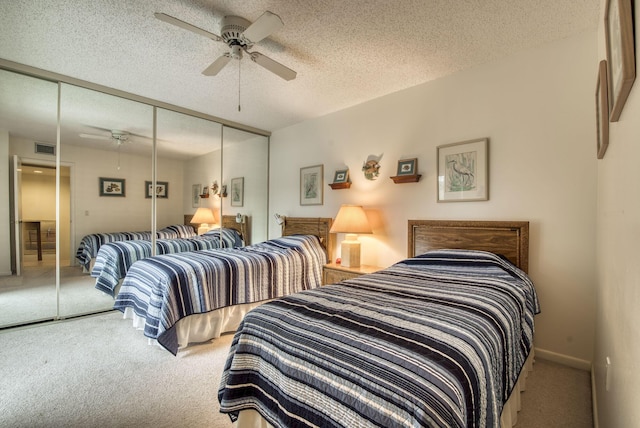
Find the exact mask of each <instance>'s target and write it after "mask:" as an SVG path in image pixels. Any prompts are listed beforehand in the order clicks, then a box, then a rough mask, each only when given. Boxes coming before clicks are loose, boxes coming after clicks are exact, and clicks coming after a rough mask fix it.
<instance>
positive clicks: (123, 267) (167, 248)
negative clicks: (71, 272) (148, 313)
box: [91, 228, 244, 296]
mask: <svg viewBox="0 0 640 428" xmlns="http://www.w3.org/2000/svg"><path fill="white" fill-rule="evenodd" d="M243 245H244V243H243V241H242V238H241V236H240V233H239V232H238V231H237V230H234V229H226V228H224V229H214V230H211V231H209V232H207V233H206V234H205V235H202V236H197V237H195V238H190V239H158V240H156V254H173V253H182V252H185V251H200V250H211V249H214V248H235V247H242V246H243ZM147 257H151V241H145V240H135V241H121V242H111V243H108V244H104V245H102V247H100V251H98V256H97V257H96V262H95V265H94V266H93V269H92V270H91V276H92V277H94V278H96V285H95V286H96V288H97V289H98V290H100V291H102V292H105V293H107V294H109V295H111V296H115V292H116V288H117V286H118V284H119V282H120V280H121V279H122V278H124V277H125V275H126V274H127V272H128V271H129V268H130V267H131V265H132V264H133V263H134V262H136V261H137V260H141V259H145V258H147Z"/></svg>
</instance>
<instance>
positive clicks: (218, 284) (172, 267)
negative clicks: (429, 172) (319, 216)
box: [114, 235, 326, 354]
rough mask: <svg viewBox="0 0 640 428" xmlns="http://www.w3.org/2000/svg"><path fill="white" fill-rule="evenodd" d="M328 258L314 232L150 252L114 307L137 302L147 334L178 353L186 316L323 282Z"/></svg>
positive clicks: (132, 272) (136, 265) (130, 274)
mask: <svg viewBox="0 0 640 428" xmlns="http://www.w3.org/2000/svg"><path fill="white" fill-rule="evenodd" d="M324 263H326V254H325V252H324V248H323V247H322V245H321V243H320V240H319V239H318V237H316V236H311V235H298V236H287V237H283V238H277V239H273V240H270V241H265V242H262V243H259V244H254V245H249V246H246V247H242V248H233V249H232V248H229V249H219V250H204V251H197V252H189V253H178V254H167V255H160V256H154V257H149V258H147V259H144V260H140V261H138V262H136V263H134V264H133V265H132V266H131V268H130V269H129V272H128V273H127V276H126V277H125V278H124V280H123V281H122V286H121V287H120V291H119V292H118V295H117V296H116V301H115V305H114V309H118V310H120V311H122V312H125V310H126V308H131V309H132V310H133V311H134V312H135V314H136V315H138V316H139V317H142V318H144V319H145V326H144V334H145V336H147V337H149V338H152V339H156V340H157V341H158V343H160V344H161V345H162V346H164V347H165V348H166V349H167V350H169V351H170V352H172V353H173V354H176V353H177V351H178V343H177V337H176V333H175V325H176V323H177V322H178V321H179V320H180V319H182V318H185V317H187V316H189V315H193V314H202V313H206V312H209V311H213V310H216V309H220V308H224V307H228V306H232V305H238V304H245V303H256V302H260V301H263V300H267V299H273V298H276V297H281V296H285V295H288V294H291V293H296V292H298V291H302V290H308V289H312V288H315V287H318V286H320V285H321V284H322V266H323V265H324Z"/></svg>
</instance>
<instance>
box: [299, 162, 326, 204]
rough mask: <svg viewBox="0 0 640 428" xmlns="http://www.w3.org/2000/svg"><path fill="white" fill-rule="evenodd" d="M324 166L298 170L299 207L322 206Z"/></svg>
mask: <svg viewBox="0 0 640 428" xmlns="http://www.w3.org/2000/svg"><path fill="white" fill-rule="evenodd" d="M323 183H324V165H314V166H307V167H304V168H300V205H322V204H323V196H324V193H323V192H324V188H323V187H324V186H323Z"/></svg>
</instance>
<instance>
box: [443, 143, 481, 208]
mask: <svg viewBox="0 0 640 428" xmlns="http://www.w3.org/2000/svg"><path fill="white" fill-rule="evenodd" d="M488 199H489V139H488V138H480V139H477V140H469V141H463V142H460V143H452V144H446V145H443V146H438V202H458V201H486V200H488Z"/></svg>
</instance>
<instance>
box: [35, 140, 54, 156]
mask: <svg viewBox="0 0 640 428" xmlns="http://www.w3.org/2000/svg"><path fill="white" fill-rule="evenodd" d="M36 153H42V154H44V155H52V156H55V155H56V146H54V145H53V144H45V143H38V142H36Z"/></svg>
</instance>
